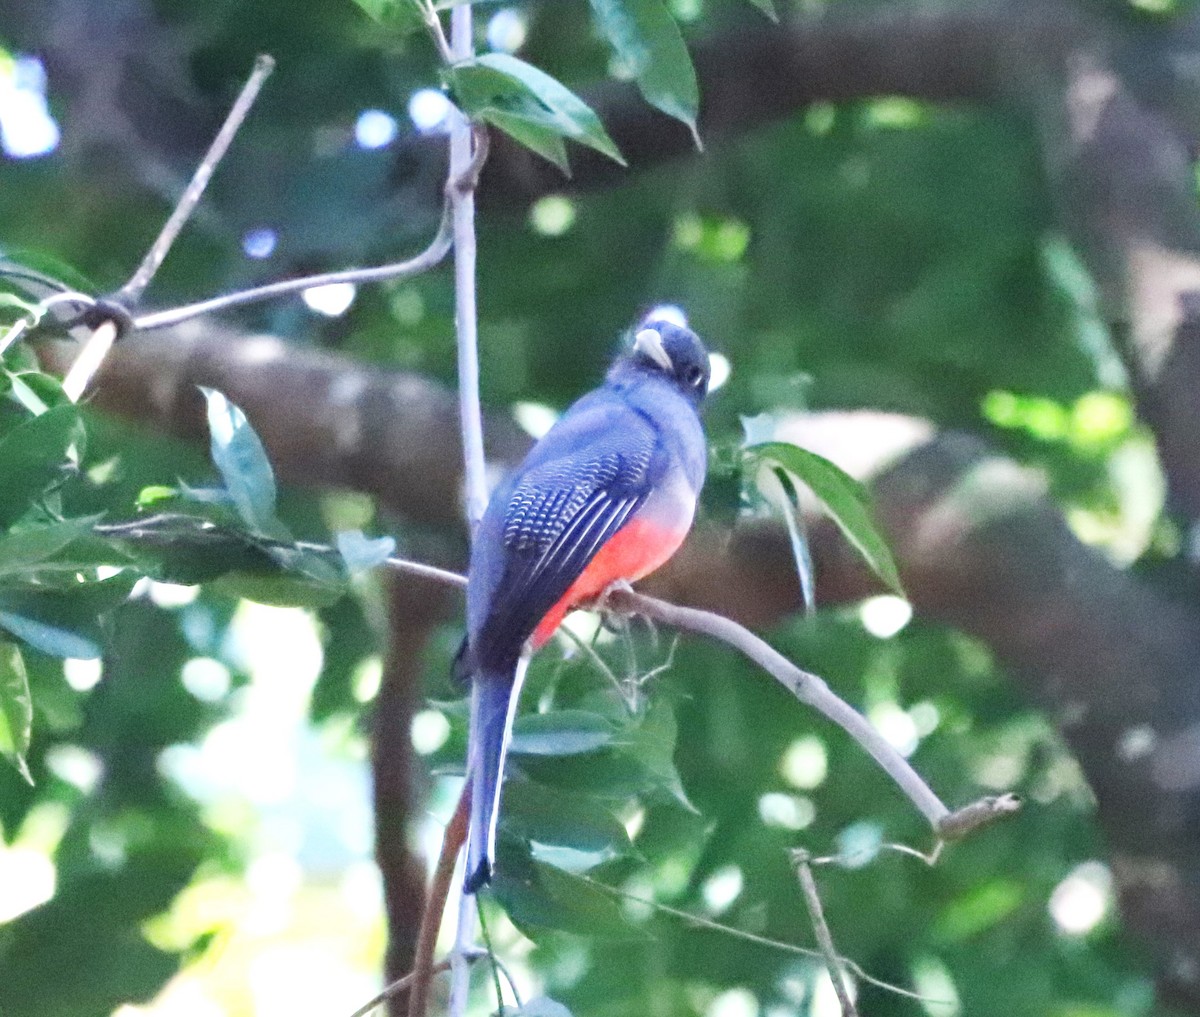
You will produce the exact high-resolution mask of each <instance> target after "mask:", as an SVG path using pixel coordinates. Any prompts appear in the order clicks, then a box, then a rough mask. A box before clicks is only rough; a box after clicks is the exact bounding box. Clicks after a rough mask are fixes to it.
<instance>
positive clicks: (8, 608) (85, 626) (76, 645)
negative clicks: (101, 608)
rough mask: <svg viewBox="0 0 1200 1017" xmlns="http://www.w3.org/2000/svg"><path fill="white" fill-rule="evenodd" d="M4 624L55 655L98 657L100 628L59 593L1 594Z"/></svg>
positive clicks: (1, 622)
mask: <svg viewBox="0 0 1200 1017" xmlns="http://www.w3.org/2000/svg"><path fill="white" fill-rule="evenodd" d="M0 627H3V628H5V629H7V630H8V631H9V632H11V633H12V634H13V635H14V636H16V637H17V638H18V639H21V640H24V641H25V642H26V643H28V644H29V645H30V646H32V647H33V648H34V649H36V650H41V651H42V652H43V653H48V654H50V656H52V657H78V658H80V659H82V660H96V659H97V658H99V656H100V638H101V637H100V629H99V626H98V625H97V624H96V620H95V619H94V618H92V617H90V616H81V614H80V612H79V611H77V610H73V609H72V607H71V606H70V604H69V602H67V601H65V600H64V599H63V598H62V597H61V596H59V595H58V594H35V593H25V594H21V595H14V594H9V593H4V594H0Z"/></svg>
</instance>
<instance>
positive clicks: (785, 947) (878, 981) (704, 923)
mask: <svg viewBox="0 0 1200 1017" xmlns="http://www.w3.org/2000/svg"><path fill="white" fill-rule="evenodd" d="M576 878H577V879H582V880H583V881H584V882H585V883H590V884H591V885H592V886H594V887H595V888H596V889H597V890H602V891H604V892H605V893H608V894H611V895H612V896H614V897H620V898H622V899H624V900H629V901H633V902H634V903H635V904H644V905H645V906H646V907H648V908H651V909H652V910H654V911H659V912H661V913H662V914H664V915H670V916H671V917H672V918H678V919H680V920H682V921H684V922H687V923H688V924H689V925H694V926H696V928H699V929H709V930H710V931H712V932H719V933H721V935H724V936H729V937H730V938H731V939H740V940H742V941H743V942H746V943H755V944H757V945H758V946H765V947H769V948H770V949H772V950H780V951H782V952H783V953H791V954H796V955H798V956H800V957H814V958H815V957H820V956H822V955H821V952H820V951H819V950H813V949H812V948H811V947H807V946H797V945H796V944H795V943H785V942H784V941H783V940H781V939H771V938H769V937H767V936H760V935H758V933H756V932H747V931H746V930H745V929H736V928H734V927H733V926H732V925H724V924H722V923H721V922H715V921H713V920H712V919H711V918H705V917H704V916H703V915H695V914H692V913H691V912H690V911H683V910H680V909H679V908H673V907H671V906H670V905H669V904H662V903H660V902H659V901H656V900H652V899H651V898H649V897H639V896H638V895H637V894H636V893H630V892H629V891H628V890H622V889H621V888H620V887H617V886H609V885H608V884H607V883H601V882H600V881H599V880H598V879H593V878H592V877H591V876H589V875H587V873H582V872H581V873H578V874H577V875H576ZM838 961H839V962H840V963H841V964H843V965H845V967H847V968H848V969H849V970H850V971H853V972H854V974H855V975H856V976H857V977H858V978H859V980H860V981H863V982H866V983H867V984H869V985H874V986H875V987H876V988H878V989H883V990H884V991H886V992H894V993H895V994H896V995H898V996H904V997H905V998H906V999H915V1000H919V1001H920V1002H922V1003H938V1004H944V1003H946V1002H947V1000H944V999H933V998H931V997H929V996H922V995H921V994H920V993H917V992H913V991H912V990H911V989H906V988H904V987H903V986H900V985H893V984H892V983H891V982H885V981H884V980H883V979H882V978H876V977H875V976H874V975H872V974H870V973H869V972H868V971H866V970H865V969H864V968H863V967H862V965H861V964H859V963H858V962H857V961H853V960H851V959H850V958H849V957H841V956H839V957H838Z"/></svg>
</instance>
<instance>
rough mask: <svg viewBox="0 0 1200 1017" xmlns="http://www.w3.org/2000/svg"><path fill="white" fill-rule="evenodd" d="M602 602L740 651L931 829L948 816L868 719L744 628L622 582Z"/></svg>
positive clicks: (939, 801)
mask: <svg viewBox="0 0 1200 1017" xmlns="http://www.w3.org/2000/svg"><path fill="white" fill-rule="evenodd" d="M602 605H603V606H604V607H606V608H610V609H613V610H616V611H621V612H624V613H627V614H640V615H643V616H645V617H647V618H653V619H655V620H656V621H661V622H663V623H664V624H666V625H671V626H673V627H675V628H677V629H683V630H684V631H687V632H697V633H699V634H701V635H705V636H710V637H712V638H713V639H719V640H721V641H722V642H725V643H728V644H729V645H730V646H732V647H733V648H734V649H736V650H740V651H741V652H742V653H743V654H745V655H746V656H747V657H749V658H750V659H751V660H752V661H754V663H756V664H757V665H758V666H759V667H761V668H762V669H763V670H764V671H766V672H768V673H769V674H771V675H772V676H773V677H774V678H776V679H777V680H778V681H779V682H780V683H781V684H782V685H783V686H784V688H786V689H787V690H788V691H789V692H791V693H792V695H794V696H795V697H796V698H797V699H799V700H800V701H801V702H802V703H807V704H808V705H809V706H812V707H814V708H815V709H816V710H818V711H819V712H821V713H823V714H824V715H825V716H826V717H828V718H829V719H830V720H832V721H833V722H834V723H835V724H837V725H838V726H839V727H840V728H842V730H843V731H845V732H846V733H847V734H849V735H850V737H852V738H853V739H854V740H855V741H856V742H858V744H859V745H861V746H862V747H863V748H864V749H866V751H867V753H868V754H869V755H870V756H871V757H872V758H873V759H874V760H875V762H877V763H878V764H879V765H880V766H881V767H882V768H883V770H884V772H885V773H887V775H888V776H889V777H891V778H892V780H894V781H895V782H896V783H897V784H898V785H899V787H900V790H901V791H903V792H904V793H905V794H906V795H907V796H908V798H909V800H910V801H911V802H912V803H913V804H914V805H915V806H916V807H917V808H918V809H919V810H920V812H921V814H922V815H924V816H925V818H926V819H928V820H929V823H930V825H931V826H932V827H933V828H934V830H935V831H938V830H939V824H940V823H941V822H942V820H943V819H945V818H946V817H947V816H949V815H950V814H951V813H950V810H949V809H948V808H946V806H945V805H943V804H942V801H941V799H940V798H938V796H937V795H935V794H934V793H933V791H932V790H930V788H929V785H928V784H926V783H925V781H924V780H922V779H921V776H920V775H919V774H918V773H917V771H916V770H914V769H913V768H912V767H911V766H910V765H909V764H908V761H907V760H906V759H905V758H904V757H903V756H902V755H900V753H899V752H897V751H896V750H895V749H894V748H892V746H891V745H889V744H888V742H887V741H886V739H884V737H883V736H882V735H881V734H880V733H879V732H878V731H876V730H875V728H874V727H872V726H871V723H870V722H869V721H868V720H867V719H866V718H865V717H863V716H862V714H860V713H858V712H857V711H856V710H855V709H853V708H852V707H851V706H850V705H849V704H847V703H846V702H844V701H843V700H842V699H840V698H838V696H836V695H835V694H834V692H833V691H832V690H831V689H830V688H829V686H828V685H826V684H825V682H824V681H823V680H822V679H821V678H819V677H817V676H816V675H815V674H811V673H810V672H808V671H804V670H801V669H800V668H798V667H797V666H796V665H795V664H793V663H792V662H791V661H790V660H788V659H787V658H786V657H785V656H783V654H781V653H780V652H779V651H778V650H776V649H774V648H773V647H771V646H770V645H768V644H767V643H766V642H764V641H763V640H762V639H760V638H759V637H758V636H756V635H755V634H754V633H753V632H751V631H750V630H749V629H746V628H743V627H742V626H741V625H739V624H738V623H737V622H735V621H731V620H730V619H729V618H725V617H723V616H722V615H719V614H713V613H712V612H711V611H699V610H697V609H696V608H692V607H679V606H678V605H676V604H668V603H667V602H666V601H663V600H658V599H657V598H655V597H647V596H646V595H645V594H642V593H636V592H635V591H634V590H632V589H630V588H629V587H628V586H614V587H613V588H611V589H609V591H608V592H607V593H606V594H605V595H604V597H603V598H602Z"/></svg>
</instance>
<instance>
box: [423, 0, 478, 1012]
mask: <svg viewBox="0 0 1200 1017" xmlns="http://www.w3.org/2000/svg"><path fill="white" fill-rule="evenodd" d="M435 20H436V19H435ZM437 27H438V28H439V29H440V27H441V22H440V21H438V22H437ZM473 32H474V23H473V18H472V14H471V5H470V3H464V4H461V5H459V6H457V7H455V8H454V9H453V10H452V11H451V12H450V58H451V61H452V62H455V63H457V62H461V61H465V60H470V59H471V57H473V56H474V55H475V42H474V38H473ZM435 38H437V35H436V33H435ZM439 44H444V39H439ZM486 157H487V135H486V134H480V135H477V133H476V131H475V129H474V128H473V126H472V124H471V122H470V121H469V120H468V119H467V118H466V117H465V116H463V115H461V114H458V115H456V116H455V117H454V118H453V122H452V125H451V128H450V186H449V187H448V189H447V197H448V198H449V201H450V207H451V215H452V217H453V220H454V325H455V334H456V336H457V343H458V350H457V353H458V406H459V426H460V427H461V428H462V450H463V477H464V478H465V480H466V509H467V525H468V529H469V531H470V532H471V534H472V536H473V535H474V533H475V528H476V526H477V525H478V524H479V520H480V519H481V518H483V513H484V510H485V509H486V508H487V500H488V484H487V465H486V462H485V460H484V453H483V412H482V410H481V408H480V404H479V321H478V314H477V310H476V285H475V257H476V245H475V184H476V183H477V182H478V179H479V172H480V170H481V169H482V167H483V160H484V159H485V158H486ZM467 780H468V781H470V780H471V774H470V770H469V768H468V773H467ZM475 903H476V902H475V898H474V895H468V894H466V893H464V894H463V895H462V897H461V899H460V901H459V908H458V929H457V932H456V934H455V937H454V953H453V955H452V957H451V968H450V1017H463V1015H464V1014H465V1013H466V1011H467V996H468V995H469V992H470V988H471V983H470V971H469V970H468V968H467V964H466V958H465V956H464V952H465V951H466V950H467V949H468V948H469V947H470V945H471V941H472V939H473V937H474V935H475Z"/></svg>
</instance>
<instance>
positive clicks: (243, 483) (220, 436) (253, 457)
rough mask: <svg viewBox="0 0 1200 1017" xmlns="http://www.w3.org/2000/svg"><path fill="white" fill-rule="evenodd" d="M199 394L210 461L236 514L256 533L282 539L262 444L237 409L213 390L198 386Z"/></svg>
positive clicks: (272, 481)
mask: <svg viewBox="0 0 1200 1017" xmlns="http://www.w3.org/2000/svg"><path fill="white" fill-rule="evenodd" d="M200 391H201V392H203V393H204V398H205V400H207V402H208V430H209V434H210V435H211V439H212V440H211V442H210V443H209V448H210V450H211V452H212V458H213V462H214V463H216V466H217V469H218V470H219V471H220V472H221V478H222V479H223V480H224V481H225V487H226V488H227V490H228V491H229V494H230V496H231V497H232V498H233V504H234V507H235V508H236V509H237V512H238V515H240V516H241V517H242V520H243V521H244V522H245V523H246V525H247V526H249V527H250V529H252V530H254V531H255V532H256V533H262V534H265V535H267V536H271V537H282V538H286V537H287V535H288V534H287V530H286V529H285V528H284V526H283V524H282V523H281V522H280V521H279V520H278V518H276V515H275V501H276V497H277V491H276V487H275V471H274V470H273V469H272V468H271V461H270V460H269V459H268V458H267V450H266V449H265V448H263V443H262V441H261V440H260V439H259V437H258V435H257V434H256V433H255V431H254V428H253V427H251V426H250V422H249V421H248V420H247V419H246V414H244V413H243V412H242V411H241V409H240V408H239V407H237V406H235V405H234V404H233V403H231V402H230V401H229V400H228V399H226V398H225V396H224V395H222V394H221V393H220V392H218V391H216V390H215V389H211V388H205V387H203V386H200Z"/></svg>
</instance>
